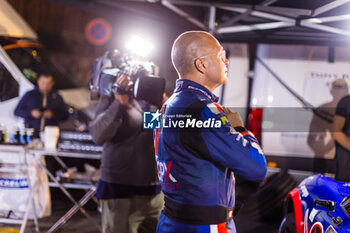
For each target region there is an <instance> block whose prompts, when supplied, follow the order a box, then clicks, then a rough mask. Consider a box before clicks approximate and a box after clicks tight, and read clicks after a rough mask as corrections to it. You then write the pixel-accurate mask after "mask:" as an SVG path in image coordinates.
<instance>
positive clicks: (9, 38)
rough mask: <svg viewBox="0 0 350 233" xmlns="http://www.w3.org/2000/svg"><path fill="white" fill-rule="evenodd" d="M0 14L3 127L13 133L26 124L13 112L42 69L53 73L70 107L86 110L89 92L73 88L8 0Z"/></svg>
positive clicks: (0, 118) (1, 5)
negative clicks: (18, 126) (17, 125)
mask: <svg viewBox="0 0 350 233" xmlns="http://www.w3.org/2000/svg"><path fill="white" fill-rule="evenodd" d="M0 13H1V14H0V124H3V125H5V126H6V127H7V130H8V131H11V130H12V128H13V127H14V126H15V124H17V123H18V122H20V121H23V120H22V119H20V118H17V117H15V116H14V113H13V112H14V109H15V107H16V105H17V103H18V101H19V99H20V97H21V96H22V95H23V94H25V93H26V92H27V91H28V90H30V89H33V87H34V85H35V84H36V78H37V75H38V73H39V71H40V70H41V68H42V67H43V66H44V67H45V68H49V69H50V71H51V72H52V73H53V76H54V78H55V88H56V89H59V90H60V91H59V93H60V94H61V95H62V96H63V99H64V101H65V102H66V103H67V104H68V105H70V106H73V107H76V108H80V109H83V108H86V107H87V106H88V105H89V103H90V102H89V91H88V89H87V88H76V87H75V86H74V85H73V83H72V82H71V79H72V78H73V77H69V78H67V77H66V76H65V75H64V74H63V72H61V71H60V69H61V68H60V66H59V65H58V64H57V63H56V62H55V61H54V60H53V59H52V58H51V57H49V56H48V55H47V53H46V52H45V50H44V49H43V47H42V45H41V44H40V43H39V42H38V38H37V35H36V33H35V32H34V31H33V30H32V29H31V28H30V26H29V25H28V24H27V23H26V22H25V21H24V20H23V19H22V18H21V16H20V15H19V14H18V13H17V12H16V11H15V10H14V9H13V8H12V7H11V6H10V4H9V3H8V2H7V1H5V0H1V1H0ZM10 133H11V132H10Z"/></svg>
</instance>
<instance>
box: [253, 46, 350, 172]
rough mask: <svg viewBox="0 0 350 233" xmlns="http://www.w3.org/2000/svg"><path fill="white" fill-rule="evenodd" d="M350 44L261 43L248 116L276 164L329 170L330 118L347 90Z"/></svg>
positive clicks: (312, 169)
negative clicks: (348, 46) (328, 45)
mask: <svg viewBox="0 0 350 233" xmlns="http://www.w3.org/2000/svg"><path fill="white" fill-rule="evenodd" d="M349 86H350V48H347V47H335V48H331V49H330V48H329V47H327V46H306V45H272V44H260V45H258V47H257V59H256V62H255V70H254V78H253V87H252V92H251V96H250V97H251V99H250V107H251V108H252V110H251V112H250V115H249V122H248V125H250V128H251V129H252V130H253V131H255V132H258V131H260V132H261V135H260V137H261V143H262V147H263V149H264V152H265V154H266V155H268V160H269V161H270V162H274V163H275V164H276V165H277V166H278V167H285V168H292V169H297V170H310V171H315V172H332V171H333V162H332V160H333V158H334V153H335V147H334V139H333V137H332V134H331V130H332V119H333V116H334V113H335V108H336V106H337V103H338V102H339V100H340V98H341V97H343V96H345V95H347V94H348V93H349V88H348V87H349Z"/></svg>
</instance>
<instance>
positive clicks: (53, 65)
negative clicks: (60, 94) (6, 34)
mask: <svg viewBox="0 0 350 233" xmlns="http://www.w3.org/2000/svg"><path fill="white" fill-rule="evenodd" d="M3 48H4V50H5V51H6V53H7V54H8V55H9V56H10V58H11V59H12V60H13V62H14V63H15V64H16V65H17V66H18V68H19V69H20V70H21V71H22V73H23V74H24V76H25V77H26V78H27V79H28V80H29V81H30V82H31V83H33V84H34V85H36V79H37V77H38V74H39V73H40V71H41V70H49V71H50V72H51V73H52V75H53V77H54V79H55V88H56V89H69V88H75V87H77V86H76V85H75V84H74V83H73V82H72V81H71V80H70V79H69V78H68V77H67V75H66V72H65V69H64V68H63V67H62V66H61V65H60V64H59V63H58V62H57V61H55V60H54V58H53V57H50V56H48V55H47V54H46V52H45V51H44V50H43V48H41V46H40V45H39V44H36V43H23V44H12V45H6V46H4V47H3Z"/></svg>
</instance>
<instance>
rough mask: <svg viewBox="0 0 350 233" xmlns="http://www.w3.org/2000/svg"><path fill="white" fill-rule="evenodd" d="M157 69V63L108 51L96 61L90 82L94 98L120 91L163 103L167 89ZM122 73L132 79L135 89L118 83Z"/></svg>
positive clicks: (150, 101) (149, 101)
mask: <svg viewBox="0 0 350 233" xmlns="http://www.w3.org/2000/svg"><path fill="white" fill-rule="evenodd" d="M157 70H158V67H157V66H156V65H155V64H154V63H153V62H149V61H142V60H140V59H136V58H132V57H129V56H127V55H125V54H122V53H121V52H119V51H117V50H115V51H107V52H106V53H105V54H104V55H103V56H101V57H98V58H97V59H96V61H95V63H94V64H93V69H92V79H91V81H90V90H91V99H93V100H96V99H98V98H99V96H112V95H113V94H114V93H119V94H129V95H130V96H132V97H133V98H135V99H137V100H145V101H147V102H148V103H150V104H153V105H159V104H160V103H161V101H162V97H163V93H164V89H165V80H164V79H163V78H160V77H158V73H157ZM121 75H127V76H129V77H130V78H131V81H132V83H131V88H130V89H129V90H128V92H126V91H125V90H124V89H123V88H122V87H120V86H119V85H118V84H117V83H116V81H117V79H118V78H119V77H120V76H121Z"/></svg>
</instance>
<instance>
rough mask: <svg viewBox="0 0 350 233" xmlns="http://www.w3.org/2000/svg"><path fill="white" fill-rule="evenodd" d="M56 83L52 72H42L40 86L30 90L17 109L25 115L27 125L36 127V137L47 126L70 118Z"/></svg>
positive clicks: (17, 112) (21, 115) (55, 124)
mask: <svg viewBox="0 0 350 233" xmlns="http://www.w3.org/2000/svg"><path fill="white" fill-rule="evenodd" d="M54 83H55V82H54V79H53V76H52V75H51V74H50V73H42V74H40V75H39V77H38V80H37V84H38V86H37V87H35V88H34V89H33V90H31V91H28V92H27V93H26V94H25V95H24V96H23V97H22V99H21V100H20V101H19V103H18V105H17V107H16V109H15V115H16V116H19V117H23V118H24V120H25V125H26V126H27V127H33V128H34V137H39V136H40V131H43V129H44V127H45V126H47V125H53V126H58V124H59V122H60V121H63V120H66V119H67V118H68V108H67V106H66V104H65V103H64V101H63V99H62V97H61V96H60V95H59V94H58V93H57V92H56V91H54V90H53V85H54Z"/></svg>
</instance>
